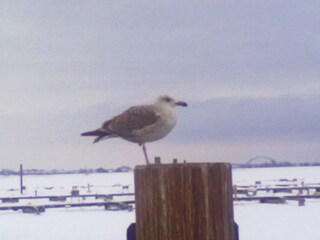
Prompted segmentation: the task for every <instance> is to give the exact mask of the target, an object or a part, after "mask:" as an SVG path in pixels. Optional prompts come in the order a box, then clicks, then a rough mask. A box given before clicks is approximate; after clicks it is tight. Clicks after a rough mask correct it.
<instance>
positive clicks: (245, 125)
mask: <svg viewBox="0 0 320 240" xmlns="http://www.w3.org/2000/svg"><path fill="white" fill-rule="evenodd" d="M319 9H320V2H319V1H316V0H315V1H312V0H310V1H301V0H282V1H279V0H268V1H251V0H250V1H249V0H242V1H213V0H210V1H172V0H161V1H142V0H134V1H127V0H121V1H119V0H110V1H80V0H77V1H31V0H29V1H14V0H10V1H5V0H2V1H0V52H1V54H0V121H1V134H0V144H1V151H0V169H1V168H11V169H17V168H18V165H19V164H20V163H23V164H24V166H25V168H44V169H53V168H57V169H62V168H64V169H72V168H74V169H77V168H84V167H88V168H95V167H105V168H109V167H115V166H120V165H129V166H134V165H136V164H144V157H143V153H142V150H141V149H140V148H139V147H138V145H136V144H132V143H129V142H125V141H123V140H120V139H110V140H108V141H104V142H101V143H98V144H94V145H93V144H92V139H91V138H81V137H80V133H81V132H84V131H87V130H93V129H95V128H97V127H98V126H100V124H101V123H102V122H103V121H104V120H106V119H107V118H109V117H112V116H114V115H115V114H117V113H120V112H122V111H123V110H125V109H126V108H128V107H130V106H131V105H135V104H144V103H151V102H153V101H154V99H155V98H156V97H157V96H158V95H161V94H169V95H172V96H173V97H175V98H176V99H179V100H184V101H187V102H188V103H189V107H188V108H180V109H177V114H178V124H177V126H176V128H175V129H174V130H173V132H172V133H171V134H170V135H169V136H167V137H166V138H164V139H162V140H160V141H158V142H154V143H149V144H147V148H148V153H149V156H150V157H151V158H153V157H154V156H161V157H162V158H163V160H164V162H169V161H171V159H173V158H178V159H179V160H187V161H190V162H193V161H194V162H204V161H209V162H218V161H228V162H245V161H247V160H248V159H251V158H253V157H255V156H260V155H263V156H268V157H271V158H273V159H276V160H278V161H320V124H319V120H320V111H319V106H320V44H319V43H320V30H319V26H320V14H319Z"/></svg>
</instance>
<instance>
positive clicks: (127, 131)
mask: <svg viewBox="0 0 320 240" xmlns="http://www.w3.org/2000/svg"><path fill="white" fill-rule="evenodd" d="M158 118H159V114H158V112H157V111H156V109H155V108H154V106H149V105H145V106H136V107H131V108H129V109H128V110H126V111H124V112H123V113H122V114H120V115H118V116H115V117H114V118H112V119H111V120H108V121H106V122H105V123H104V124H103V125H102V127H101V130H105V131H106V132H110V133H115V134H117V135H119V136H123V137H125V136H132V132H133V131H135V130H140V129H142V128H144V127H147V126H150V125H152V124H155V123H156V122H157V120H158Z"/></svg>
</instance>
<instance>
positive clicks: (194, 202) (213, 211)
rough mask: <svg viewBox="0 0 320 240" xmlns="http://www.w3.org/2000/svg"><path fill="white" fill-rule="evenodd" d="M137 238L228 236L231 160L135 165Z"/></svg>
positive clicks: (208, 239)
mask: <svg viewBox="0 0 320 240" xmlns="http://www.w3.org/2000/svg"><path fill="white" fill-rule="evenodd" d="M134 175H135V194H136V224H137V225H136V232H137V239H139V240H234V236H235V232H234V220H233V202H232V179H231V165H230V164H227V163H184V164H160V165H146V166H137V167H136V168H135V172H134Z"/></svg>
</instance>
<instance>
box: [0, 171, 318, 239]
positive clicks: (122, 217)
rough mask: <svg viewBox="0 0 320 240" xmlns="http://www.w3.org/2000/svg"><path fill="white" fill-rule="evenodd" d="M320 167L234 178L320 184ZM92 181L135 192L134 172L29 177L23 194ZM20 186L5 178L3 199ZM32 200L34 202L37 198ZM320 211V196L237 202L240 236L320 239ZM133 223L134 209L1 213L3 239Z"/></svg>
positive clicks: (115, 229) (95, 235) (108, 229)
mask: <svg viewBox="0 0 320 240" xmlns="http://www.w3.org/2000/svg"><path fill="white" fill-rule="evenodd" d="M319 170H320V168H319V167H300V168H263V169H236V170H234V171H233V182H234V184H237V185H245V184H254V183H255V181H257V180H259V181H262V183H263V184H272V183H274V182H275V180H279V179H289V180H292V179H297V182H298V183H301V182H304V183H306V184H312V183H320V175H319ZM88 184H89V185H90V192H91V193H102V192H103V193H110V192H113V193H117V192H122V185H129V186H130V191H131V192H132V191H133V173H109V174H90V175H54V176H26V177H25V179H24V185H25V186H26V187H27V191H26V192H25V193H24V195H34V194H35V191H37V193H38V194H39V195H40V194H42V195H44V194H52V195H56V194H69V193H70V190H71V189H72V187H73V186H77V187H78V189H79V190H80V193H82V194H87V193H88V187H87V186H88ZM18 186H19V177H18V176H6V177H4V176H2V177H0V197H7V196H19V195H20V193H19V191H18V190H17V189H18ZM48 188H50V189H48ZM9 189H11V191H9ZM13 189H14V190H13ZM28 201H29V204H32V200H28ZM0 205H2V204H1V203H0ZM319 212H320V200H306V205H305V206H298V203H297V202H296V201H288V203H287V204H260V203H257V202H236V203H235V205H234V213H235V221H236V222H237V223H238V225H239V232H240V239H241V240H270V239H272V240H287V239H288V240H289V239H290V240H300V239H308V240H319V239H320V233H319V232H318V225H319V222H320V214H318V213H319ZM134 221H135V213H134V211H133V212H129V211H106V210H104V208H103V207H86V208H85V207H83V208H65V209H46V211H45V212H44V213H42V214H40V215H35V214H23V213H22V212H20V211H18V212H14V211H0V239H4V240H13V239H14V240H16V239H32V240H38V239H39V240H40V239H41V240H43V239H45V240H53V239H62V240H71V239H72V240H74V239H96V240H104V239H112V240H125V239H126V229H127V227H128V226H129V225H130V223H132V222H134Z"/></svg>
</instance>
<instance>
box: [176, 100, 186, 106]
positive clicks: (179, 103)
mask: <svg viewBox="0 0 320 240" xmlns="http://www.w3.org/2000/svg"><path fill="white" fill-rule="evenodd" d="M176 106H182V107H187V106H188V104H187V103H186V102H182V101H179V102H176Z"/></svg>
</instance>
